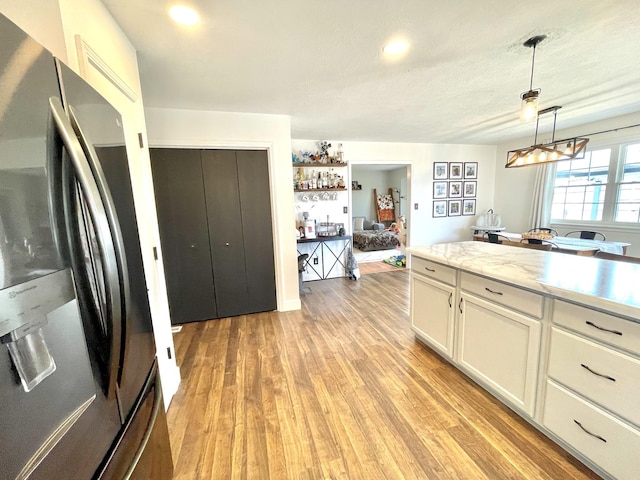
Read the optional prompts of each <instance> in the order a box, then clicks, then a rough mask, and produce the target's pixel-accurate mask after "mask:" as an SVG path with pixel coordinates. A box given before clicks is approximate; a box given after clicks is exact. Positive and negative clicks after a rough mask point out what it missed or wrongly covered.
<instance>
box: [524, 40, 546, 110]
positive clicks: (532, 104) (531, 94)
mask: <svg viewBox="0 0 640 480" xmlns="http://www.w3.org/2000/svg"><path fill="white" fill-rule="evenodd" d="M545 38H547V36H546V35H536V36H535V37H531V38H530V39H529V40H527V41H526V42H524V43H523V45H524V46H525V47H528V48H533V58H532V59H531V80H530V82H529V90H528V91H526V92H524V93H522V94H521V95H520V98H521V99H522V106H521V108H520V119H521V120H522V121H524V122H528V121H530V120H533V119H535V118H536V117H537V116H538V97H539V96H540V89H539V88H538V89H536V90H534V89H533V69H534V66H535V62H536V47H537V46H538V44H539V43H540V42H542V41H543V40H544V39H545Z"/></svg>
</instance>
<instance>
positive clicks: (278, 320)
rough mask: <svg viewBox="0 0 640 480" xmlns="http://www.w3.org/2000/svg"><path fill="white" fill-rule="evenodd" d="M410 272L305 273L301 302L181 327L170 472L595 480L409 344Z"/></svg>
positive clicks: (185, 475)
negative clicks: (355, 276) (319, 276)
mask: <svg viewBox="0 0 640 480" xmlns="http://www.w3.org/2000/svg"><path fill="white" fill-rule="evenodd" d="M408 281H409V275H407V274H406V272H404V271H402V270H400V269H398V271H397V272H387V273H379V274H371V275H364V276H362V277H361V278H360V280H358V281H350V280H346V279H333V280H325V281H321V282H313V283H312V285H311V286H312V289H313V293H311V294H309V295H304V296H303V297H302V302H303V309H302V311H298V312H286V313H277V312H270V313H263V314H256V315H248V316H242V317H236V318H231V319H223V320H214V321H209V322H199V323H192V324H187V325H185V326H184V328H183V330H182V332H180V333H178V334H176V335H175V337H174V338H175V342H176V354H177V360H178V364H179V365H180V367H181V372H182V376H183V381H182V383H181V385H180V388H179V391H178V393H177V394H176V396H175V397H174V399H173V401H172V403H171V407H170V408H169V412H168V419H169V430H170V435H171V443H172V451H173V460H174V464H175V479H176V480H182V479H197V480H201V479H210V478H211V479H214V478H215V479H236V478H237V479H252V480H253V479H274V480H280V479H363V480H375V479H449V478H456V479H474V480H475V479H491V480H493V479H521V478H522V479H554V480H555V479H585V478H598V477H597V476H596V475H595V474H594V473H593V472H591V471H590V470H588V469H587V468H586V467H584V466H583V465H582V464H580V463H579V462H578V461H577V460H575V459H573V458H572V457H571V456H570V455H569V454H567V453H566V452H564V451H563V450H562V449H561V448H560V447H558V446H556V445H555V444H553V443H552V442H551V441H550V440H548V439H547V438H546V437H545V436H544V435H542V434H541V433H539V432H538V431H537V430H535V429H534V428H533V427H531V426H530V425H529V424H527V423H526V422H525V421H524V420H522V419H521V418H520V417H518V416H517V415H515V414H514V413H512V412H511V411H510V410H509V409H508V408H506V407H505V406H503V405H502V404H501V403H500V402H498V401H497V400H495V399H493V397H491V396H490V395H489V394H487V393H486V392H485V391H484V390H482V389H480V388H479V387H477V386H476V385H475V384H474V383H473V382H472V381H470V380H469V379H467V378H466V377H465V376H464V375H463V374H461V373H460V372H458V371H457V370H456V369H455V368H453V367H452V366H451V365H449V364H448V363H447V362H445V361H443V360H442V359H441V358H440V357H439V356H438V355H436V354H435V353H433V352H432V351H431V350H430V349H428V348H427V347H425V346H423V345H422V344H420V343H418V342H417V341H415V340H414V336H413V333H412V332H411V330H410V327H409V319H408V294H409V285H408Z"/></svg>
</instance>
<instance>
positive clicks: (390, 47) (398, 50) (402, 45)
mask: <svg viewBox="0 0 640 480" xmlns="http://www.w3.org/2000/svg"><path fill="white" fill-rule="evenodd" d="M408 49H409V44H408V43H407V42H404V41H401V40H400V41H397V42H391V43H389V44H387V45H385V46H384V48H383V49H382V51H383V52H384V53H385V54H386V55H394V56H396V55H402V54H403V53H405V52H406V51H407V50H408Z"/></svg>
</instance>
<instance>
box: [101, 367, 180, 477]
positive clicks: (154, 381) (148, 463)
mask: <svg viewBox="0 0 640 480" xmlns="http://www.w3.org/2000/svg"><path fill="white" fill-rule="evenodd" d="M172 477H173V461H172V460H171V447H170V445H169V432H168V429H167V420H166V416H165V412H164V401H163V399H162V387H161V385H160V375H159V374H158V368H157V364H156V363H154V366H153V369H152V370H151V372H150V373H149V376H148V378H147V381H146V383H145V386H144V389H143V391H142V395H141V396H140V398H139V399H138V401H137V402H136V405H135V407H134V411H133V414H132V415H131V416H130V418H129V421H128V422H127V424H126V425H125V428H124V430H123V432H122V435H121V436H120V437H119V438H118V441H117V443H116V448H115V449H114V451H113V454H112V456H111V457H110V458H109V461H108V462H107V463H106V465H105V468H104V470H103V471H101V472H100V473H99V474H98V475H97V477H96V478H97V479H98V480H148V479H154V480H171V478H172Z"/></svg>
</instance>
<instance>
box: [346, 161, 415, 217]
mask: <svg viewBox="0 0 640 480" xmlns="http://www.w3.org/2000/svg"><path fill="white" fill-rule="evenodd" d="M351 178H352V179H353V180H357V181H358V182H359V183H360V185H362V190H353V191H351V201H352V211H353V216H354V217H366V218H368V219H369V220H374V221H375V220H376V208H375V202H374V200H373V189H374V188H375V189H376V190H377V193H378V195H382V194H386V193H387V192H388V190H389V188H392V189H394V190H395V189H398V190H400V192H401V194H402V196H405V197H406V188H407V169H406V167H400V168H395V169H390V170H387V169H385V170H377V169H375V168H371V165H353V166H352V167H351ZM393 199H394V201H397V200H398V194H397V193H395V191H394V193H393ZM395 207H396V216H400V215H401V214H402V213H401V212H400V211H399V209H398V204H397V203H396V205H395ZM402 211H403V212H404V213H406V211H407V199H403V200H402Z"/></svg>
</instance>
